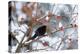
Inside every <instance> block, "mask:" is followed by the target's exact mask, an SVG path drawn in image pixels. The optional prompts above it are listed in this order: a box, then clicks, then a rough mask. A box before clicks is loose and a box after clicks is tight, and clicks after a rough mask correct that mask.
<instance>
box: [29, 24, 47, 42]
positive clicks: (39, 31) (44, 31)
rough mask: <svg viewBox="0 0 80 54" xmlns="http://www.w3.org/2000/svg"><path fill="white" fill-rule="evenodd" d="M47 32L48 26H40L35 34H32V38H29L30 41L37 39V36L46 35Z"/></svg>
mask: <svg viewBox="0 0 80 54" xmlns="http://www.w3.org/2000/svg"><path fill="white" fill-rule="evenodd" d="M45 33H46V26H45V25H43V26H41V27H39V28H38V29H37V30H36V31H35V34H34V36H32V37H31V38H29V39H28V41H29V40H33V39H35V38H36V37H37V36H42V35H44V34H45Z"/></svg>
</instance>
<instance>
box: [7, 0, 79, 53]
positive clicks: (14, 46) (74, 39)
mask: <svg viewBox="0 0 80 54" xmlns="http://www.w3.org/2000/svg"><path fill="white" fill-rule="evenodd" d="M8 5H9V17H8V18H9V25H8V26H9V30H8V31H9V35H8V37H9V38H8V39H9V44H8V46H9V52H12V53H17V52H24V53H25V52H33V51H54V50H56V51H57V50H69V49H78V31H77V28H78V21H77V19H78V18H77V16H78V6H77V5H71V4H52V3H38V2H21V1H10V2H9V3H8ZM42 26H46V27H45V28H46V29H45V28H44V29H43V28H42V29H40V31H39V30H38V29H39V28H40V27H42ZM37 30H38V31H37ZM35 33H37V34H36V35H35ZM41 34H42V35H41Z"/></svg>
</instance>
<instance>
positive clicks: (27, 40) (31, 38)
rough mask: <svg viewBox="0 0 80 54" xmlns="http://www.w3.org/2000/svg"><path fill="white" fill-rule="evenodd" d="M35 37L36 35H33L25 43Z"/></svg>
mask: <svg viewBox="0 0 80 54" xmlns="http://www.w3.org/2000/svg"><path fill="white" fill-rule="evenodd" d="M36 37H37V35H36V34H35V35H34V36H32V37H30V38H29V39H28V40H27V41H29V40H34V39H35V38H36Z"/></svg>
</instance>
